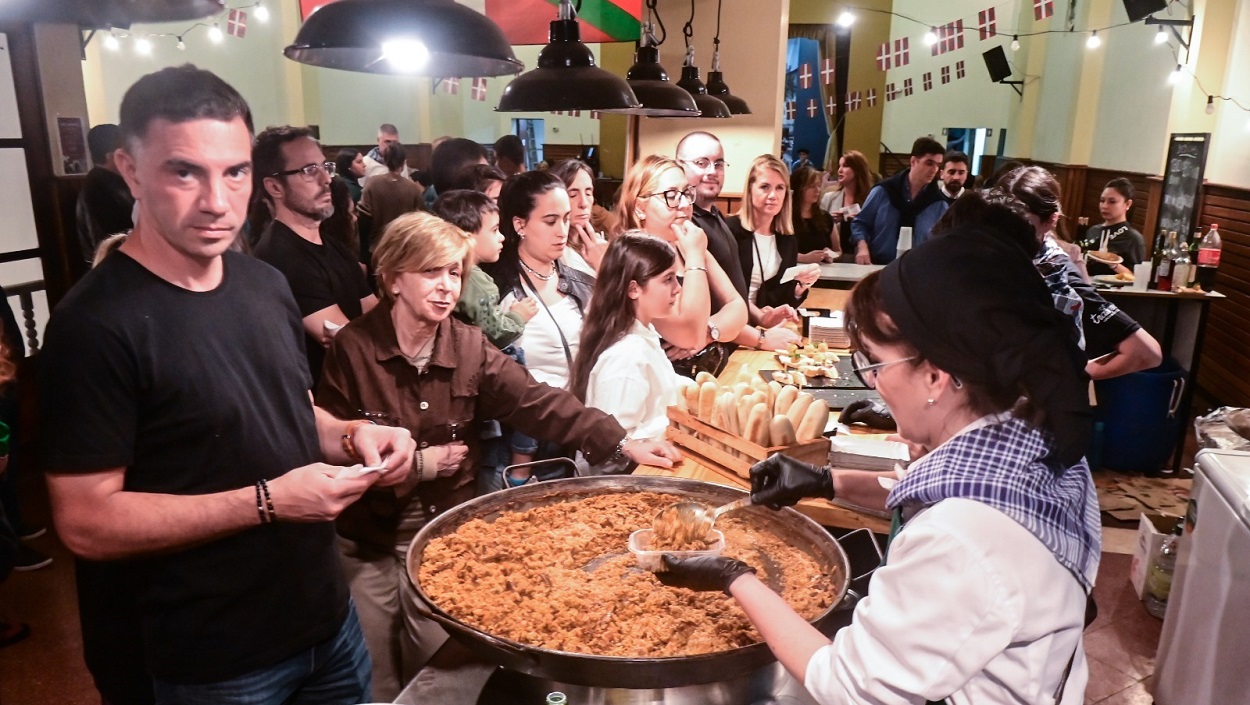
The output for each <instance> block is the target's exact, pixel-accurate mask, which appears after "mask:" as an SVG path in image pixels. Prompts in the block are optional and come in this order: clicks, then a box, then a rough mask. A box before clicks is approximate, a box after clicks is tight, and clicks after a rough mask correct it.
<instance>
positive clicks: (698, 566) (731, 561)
mask: <svg viewBox="0 0 1250 705" xmlns="http://www.w3.org/2000/svg"><path fill="white" fill-rule="evenodd" d="M662 558H663V560H664V567H665V568H666V569H667V570H666V571H664V572H662V573H656V574H655V577H657V578H659V579H660V582H662V583H664V584H665V585H669V586H671V587H683V588H687V589H689V590H699V591H711V590H720V591H722V592H724V593H725V594H726V595H728V594H729V586H730V585H731V584H732V583H733V581H735V580H737V579H738V578H739V577H740V576H741V575H743V574H744V573H754V572H755V569H754V568H752V567H751V566H749V565H747V564H746V563H743V562H742V561H740V560H737V559H735V558H724V557H722V556H693V557H690V558H676V557H674V556H670V555H668V554H665V555H664V556H662Z"/></svg>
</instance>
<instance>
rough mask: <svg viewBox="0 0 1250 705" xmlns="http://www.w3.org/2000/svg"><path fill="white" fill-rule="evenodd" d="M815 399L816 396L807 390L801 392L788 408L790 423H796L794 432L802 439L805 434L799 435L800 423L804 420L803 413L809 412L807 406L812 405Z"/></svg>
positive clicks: (787, 413) (787, 414)
mask: <svg viewBox="0 0 1250 705" xmlns="http://www.w3.org/2000/svg"><path fill="white" fill-rule="evenodd" d="M815 399H816V397H813V396H812V395H811V394H808V393H807V392H799V394H798V396H797V397H795V399H794V403H793V404H791V405H790V407H789V408H788V409H786V416H789V417H790V423H792V424H794V433H795V435H796V436H798V437H799V438H800V439H802V438H803V436H801V435H799V423H800V422H801V421H802V420H803V414H806V413H807V407H809V406H811V405H812V402H813V401H814V400H815Z"/></svg>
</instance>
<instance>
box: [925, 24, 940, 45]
mask: <svg viewBox="0 0 1250 705" xmlns="http://www.w3.org/2000/svg"><path fill="white" fill-rule="evenodd" d="M937 43H938V36H937V27H930V28H929V31H928V32H925V33H924V45H925V46H927V47H931V46H933V45H934V44H937Z"/></svg>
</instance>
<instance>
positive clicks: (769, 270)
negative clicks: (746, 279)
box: [747, 233, 781, 302]
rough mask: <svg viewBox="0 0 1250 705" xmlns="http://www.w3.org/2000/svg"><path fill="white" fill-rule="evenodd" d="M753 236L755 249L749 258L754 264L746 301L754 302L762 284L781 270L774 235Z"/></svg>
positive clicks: (779, 254)
mask: <svg viewBox="0 0 1250 705" xmlns="http://www.w3.org/2000/svg"><path fill="white" fill-rule="evenodd" d="M754 235H755V247H754V248H753V252H752V254H751V257H752V258H753V259H754V262H755V264H754V265H753V266H752V267H751V282H750V284H749V285H748V287H747V301H748V302H754V301H755V295H756V294H757V293H759V290H760V287H761V286H763V285H764V282H765V281H767V280H768V279H771V278H772V277H775V276H777V272H778V270H780V269H781V253H780V252H778V251H777V236H776V235H760V234H759V233H754Z"/></svg>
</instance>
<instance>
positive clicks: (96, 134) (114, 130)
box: [87, 122, 122, 166]
mask: <svg viewBox="0 0 1250 705" xmlns="http://www.w3.org/2000/svg"><path fill="white" fill-rule="evenodd" d="M120 146H122V131H121V128H119V127H118V126H117V125H114V124H113V123H111V122H106V123H103V124H101V125H96V126H95V127H93V128H91V130H90V131H89V132H88V133H87V149H88V150H89V151H90V152H91V161H92V163H94V164H95V165H96V166H99V165H100V164H103V163H104V162H105V161H106V160H108V156H109V152H112V151H113V150H115V149H117V148H118V147H120Z"/></svg>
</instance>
